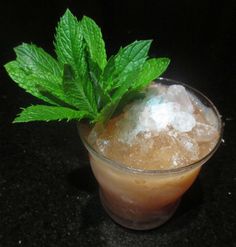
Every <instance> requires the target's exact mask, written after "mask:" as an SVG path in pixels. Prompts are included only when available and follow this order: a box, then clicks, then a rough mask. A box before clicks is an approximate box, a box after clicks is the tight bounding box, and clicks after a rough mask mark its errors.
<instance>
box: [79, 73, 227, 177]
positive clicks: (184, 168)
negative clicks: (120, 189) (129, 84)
mask: <svg viewBox="0 0 236 247" xmlns="http://www.w3.org/2000/svg"><path fill="white" fill-rule="evenodd" d="M158 80H160V81H167V82H169V83H172V84H173V83H174V84H180V85H183V86H184V87H186V88H187V89H190V90H191V91H193V92H194V93H197V94H198V95H201V97H203V98H204V99H205V100H206V102H208V103H209V105H210V106H211V108H212V109H213V111H214V113H215V114H216V117H217V120H218V124H219V132H220V133H219V138H218V141H217V143H216V144H215V146H214V148H213V149H212V150H211V151H210V152H209V153H208V154H206V155H205V156H204V157H202V158H201V159H199V160H197V161H195V162H193V163H190V164H189V165H186V166H182V167H177V168H170V169H141V168H135V167H131V166H127V165H125V164H124V163H122V162H119V161H116V160H113V159H110V158H108V157H106V156H105V155H103V154H102V153H99V152H98V151H97V150H95V149H94V148H93V147H92V146H91V145H90V144H89V142H88V141H87V140H86V138H85V137H84V136H83V134H81V128H80V123H78V130H79V135H80V138H81V140H82V142H83V143H84V145H85V147H86V148H87V150H88V151H89V152H90V153H93V154H94V155H96V156H97V157H99V158H100V159H102V160H103V161H105V162H106V163H107V164H109V165H110V166H112V167H115V168H117V169H119V170H123V171H126V172H129V173H135V174H147V175H157V174H160V175H165V174H172V173H180V172H183V171H187V170H191V169H193V168H195V167H198V166H200V165H202V164H203V162H204V160H208V159H209V158H210V157H211V156H212V155H213V154H214V153H215V151H216V150H217V149H218V147H219V146H220V143H221V140H222V136H223V121H222V117H221V115H220V113H219V111H218V109H217V108H216V106H215V105H214V104H213V102H212V101H211V100H210V99H209V98H208V97H207V96H206V95H204V94H203V93H202V92H200V91H198V90H197V89H195V88H193V87H191V86H189V85H187V84H185V83H183V82H180V81H176V80H173V79H169V78H165V77H159V78H157V79H155V80H153V81H154V82H157V81H158Z"/></svg>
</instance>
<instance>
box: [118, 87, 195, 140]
mask: <svg viewBox="0 0 236 247" xmlns="http://www.w3.org/2000/svg"><path fill="white" fill-rule="evenodd" d="M153 91H154V92H156V93H157V92H158V90H157V91H155V90H152V93H149V92H148V93H147V96H146V98H145V99H144V100H142V101H140V102H138V103H136V104H135V105H133V106H132V107H130V108H129V110H128V111H127V112H126V114H125V119H122V123H118V124H120V127H121V132H120V138H119V139H120V141H122V142H124V143H132V140H133V139H134V138H135V137H136V136H137V135H138V134H139V133H146V132H152V133H153V134H154V135H155V133H158V132H160V131H167V130H168V129H169V128H174V129H175V130H177V131H180V132H189V131H191V130H192V129H193V128H194V126H195V125H196V121H195V118H194V116H193V114H192V113H193V105H192V103H191V101H190V99H189V96H188V93H187V92H186V90H185V88H184V87H183V86H180V85H172V86H169V87H168V89H167V90H163V88H162V90H161V93H159V94H155V93H153Z"/></svg>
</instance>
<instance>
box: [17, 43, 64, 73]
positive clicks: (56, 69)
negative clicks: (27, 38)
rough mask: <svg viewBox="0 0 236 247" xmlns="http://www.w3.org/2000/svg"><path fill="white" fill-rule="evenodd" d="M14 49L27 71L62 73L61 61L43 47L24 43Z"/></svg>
mask: <svg viewBox="0 0 236 247" xmlns="http://www.w3.org/2000/svg"><path fill="white" fill-rule="evenodd" d="M14 50H15V53H16V56H17V59H16V60H17V62H18V63H19V65H20V67H21V68H22V69H23V70H24V71H25V72H26V73H34V74H38V73H39V74H44V73H48V74H52V75H54V76H58V77H60V76H61V75H62V68H61V67H60V65H59V63H58V62H57V61H56V60H55V59H54V58H53V57H52V56H50V55H49V54H48V53H46V52H45V51H44V50H43V49H42V48H39V47H37V46H36V45H33V44H26V43H23V44H22V45H19V46H17V47H16V48H15V49H14Z"/></svg>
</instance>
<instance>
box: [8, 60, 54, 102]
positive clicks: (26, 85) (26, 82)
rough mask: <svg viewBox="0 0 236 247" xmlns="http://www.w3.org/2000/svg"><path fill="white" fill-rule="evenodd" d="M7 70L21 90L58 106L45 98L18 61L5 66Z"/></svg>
mask: <svg viewBox="0 0 236 247" xmlns="http://www.w3.org/2000/svg"><path fill="white" fill-rule="evenodd" d="M4 67H5V69H6V71H7V73H8V74H9V76H10V77H11V79H12V80H13V81H15V82H16V83H17V84H18V85H19V86H20V87H21V88H23V89H25V91H26V92H28V93H30V94H32V95H33V96H35V97H37V98H39V99H41V100H43V101H45V102H48V103H50V104H53V105H57V103H56V102H54V101H53V100H50V99H49V98H47V97H45V96H43V95H42V94H41V93H40V91H39V90H38V88H37V84H36V83H34V81H33V80H30V79H29V78H28V75H27V74H26V73H25V71H24V70H23V69H22V68H21V67H20V65H19V63H18V62H17V61H11V62H9V63H7V64H5V66H4Z"/></svg>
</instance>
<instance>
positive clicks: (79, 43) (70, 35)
mask: <svg viewBox="0 0 236 247" xmlns="http://www.w3.org/2000/svg"><path fill="white" fill-rule="evenodd" d="M54 45H55V51H56V54H57V57H58V60H59V62H60V63H61V64H62V65H64V64H70V65H71V66H72V68H73V70H74V72H75V74H76V76H77V77H80V78H82V79H83V78H84V76H87V61H86V57H85V48H86V47H85V43H84V37H83V34H82V30H81V25H80V24H79V22H78V20H77V18H76V17H75V16H74V15H73V14H72V13H71V12H70V10H68V9H67V10H66V12H65V14H64V15H63V16H62V17H61V19H60V22H59V23H58V26H57V29H56V35H55V43H54Z"/></svg>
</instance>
